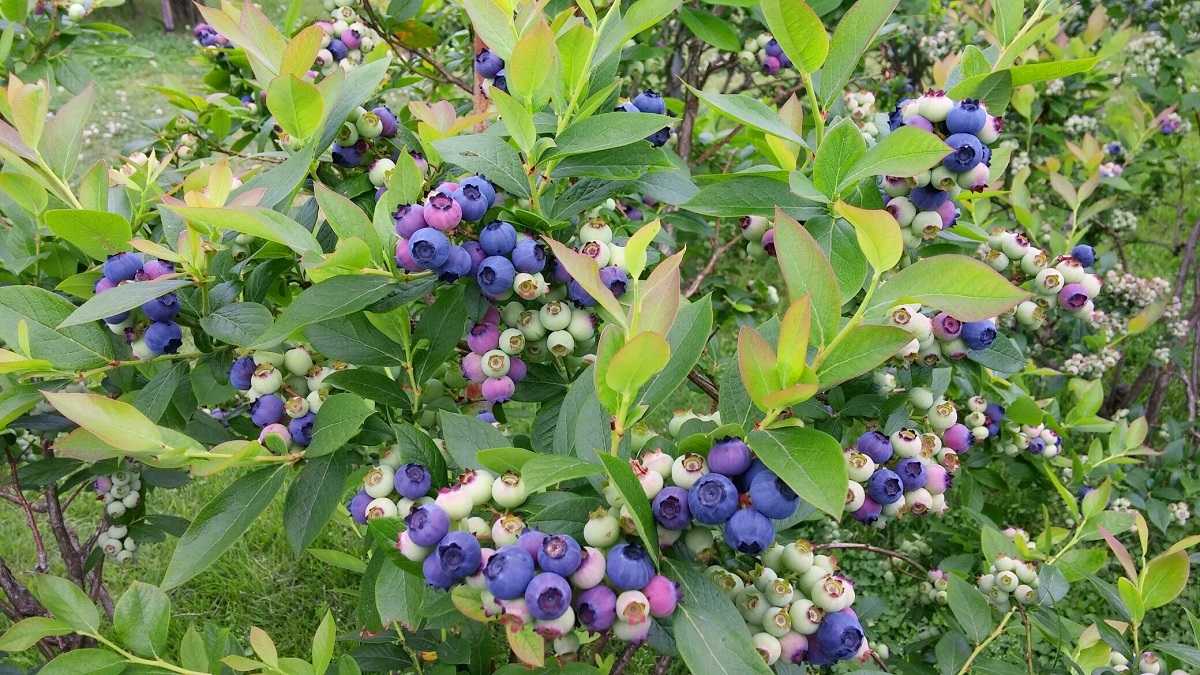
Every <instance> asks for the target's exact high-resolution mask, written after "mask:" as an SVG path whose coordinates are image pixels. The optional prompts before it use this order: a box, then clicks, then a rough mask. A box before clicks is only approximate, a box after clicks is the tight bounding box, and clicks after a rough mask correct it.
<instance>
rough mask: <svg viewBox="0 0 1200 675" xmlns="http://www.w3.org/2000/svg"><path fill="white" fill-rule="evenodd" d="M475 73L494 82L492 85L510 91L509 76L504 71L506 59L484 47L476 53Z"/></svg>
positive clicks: (503, 90) (506, 91)
mask: <svg viewBox="0 0 1200 675" xmlns="http://www.w3.org/2000/svg"><path fill="white" fill-rule="evenodd" d="M475 74H476V75H479V76H480V77H482V78H483V79H485V80H488V81H490V82H491V83H492V86H493V87H495V88H497V89H499V90H500V91H502V92H504V93H506V94H507V93H508V78H507V77H506V76H505V73H504V59H502V58H500V55H499V54H497V53H496V52H493V51H492V50H490V49H488V48H487V47H484V48H483V49H480V50H479V53H478V54H476V55H475Z"/></svg>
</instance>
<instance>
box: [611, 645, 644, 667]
mask: <svg viewBox="0 0 1200 675" xmlns="http://www.w3.org/2000/svg"><path fill="white" fill-rule="evenodd" d="M641 646H642V643H640V642H630V643H629V645H628V646H626V647H625V651H623V652H621V656H620V657H619V658H617V662H616V663H614V664H613V669H612V670H611V671H609V673H610V674H611V675H621V673H623V672H625V668H626V667H627V666H628V665H629V661H630V660H631V659H633V654H634V652H636V651H637V650H638V648H639V647H641Z"/></svg>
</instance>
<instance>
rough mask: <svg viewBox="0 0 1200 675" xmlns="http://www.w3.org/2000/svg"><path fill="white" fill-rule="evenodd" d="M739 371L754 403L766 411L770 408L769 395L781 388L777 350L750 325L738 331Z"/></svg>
mask: <svg viewBox="0 0 1200 675" xmlns="http://www.w3.org/2000/svg"><path fill="white" fill-rule="evenodd" d="M738 372H739V373H740V374H741V377H742V384H743V385H744V386H745V387H746V392H747V393H749V394H750V400H751V401H754V405H756V406H758V408H759V409H760V410H763V411H764V412H765V411H767V410H770V409H771V407H770V405H769V403H768V402H767V397H768V396H769V395H770V394H771V392H773V391H777V390H778V389H779V388H780V387H779V376H778V374H777V373H776V372H775V350H774V349H772V348H771V345H770V343H768V342H767V341H766V339H765V338H763V336H762V335H761V334H759V332H758V331H756V330H754V329H753V328H751V327H750V326H742V330H741V332H739V333H738Z"/></svg>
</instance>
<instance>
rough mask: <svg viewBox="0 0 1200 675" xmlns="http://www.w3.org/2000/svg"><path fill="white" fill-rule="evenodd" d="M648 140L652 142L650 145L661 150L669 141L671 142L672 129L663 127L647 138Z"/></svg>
mask: <svg viewBox="0 0 1200 675" xmlns="http://www.w3.org/2000/svg"><path fill="white" fill-rule="evenodd" d="M646 140H647V141H650V145H653V146H654V147H656V148H661V147H662V146H664V145H666V144H667V141H669V140H671V127H663V128H661V129H659V130H658V131H656V132H654V133H652V134H650V135H649V136H647V137H646Z"/></svg>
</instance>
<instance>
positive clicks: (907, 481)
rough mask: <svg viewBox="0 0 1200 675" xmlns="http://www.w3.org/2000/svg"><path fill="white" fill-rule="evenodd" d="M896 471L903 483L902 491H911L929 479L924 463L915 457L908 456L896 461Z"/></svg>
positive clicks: (921, 486) (920, 486)
mask: <svg viewBox="0 0 1200 675" xmlns="http://www.w3.org/2000/svg"><path fill="white" fill-rule="evenodd" d="M896 473H897V475H899V476H900V481H901V482H902V483H904V491H905V492H912V491H913V490H916V489H918V488H923V487H925V483H926V482H927V481H928V480H929V477H928V475H927V474H926V472H925V463H924V462H922V461H921V460H919V459H917V458H915V457H908V458H906V459H902V460H900V461H899V462H897V463H896Z"/></svg>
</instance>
